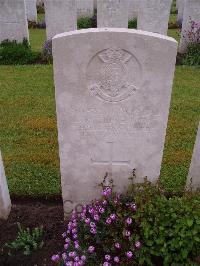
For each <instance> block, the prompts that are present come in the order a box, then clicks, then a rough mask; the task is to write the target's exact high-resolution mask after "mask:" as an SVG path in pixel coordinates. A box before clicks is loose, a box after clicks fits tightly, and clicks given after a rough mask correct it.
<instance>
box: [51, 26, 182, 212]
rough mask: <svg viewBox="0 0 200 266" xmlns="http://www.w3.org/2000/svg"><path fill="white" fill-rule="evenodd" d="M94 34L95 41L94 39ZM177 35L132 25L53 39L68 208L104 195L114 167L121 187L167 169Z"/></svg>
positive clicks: (66, 207)
mask: <svg viewBox="0 0 200 266" xmlns="http://www.w3.org/2000/svg"><path fill="white" fill-rule="evenodd" d="M88 40H90V41H89V43H88ZM176 53H177V42H176V41H175V40H174V39H172V38H169V37H165V36H160V35H158V34H154V33H148V32H143V31H137V30H128V29H110V28H109V29H108V28H107V29H88V30H81V31H75V32H70V33H65V34H60V35H57V36H56V37H55V38H53V57H54V81H55V87H56V109H57V121H58V139H59V155H60V167H61V176H62V195H63V201H64V209H65V212H68V213H69V211H70V210H72V208H74V207H75V206H76V205H77V204H79V203H83V202H88V201H89V200H91V199H94V198H96V197H99V194H98V192H99V191H100V187H99V186H98V185H99V184H100V182H102V178H103V177H104V176H105V174H106V173H108V176H109V177H112V178H113V180H114V184H115V186H116V190H117V191H122V190H123V189H124V187H125V186H126V185H127V184H128V183H129V180H128V177H130V176H131V173H132V170H133V169H134V168H135V169H136V174H137V177H138V179H137V181H143V177H145V176H148V179H149V180H150V181H156V180H157V178H158V177H159V174H160V166H161V161H162V154H163V147H164V141H165V134H166V127H167V120H168V112H169V106H170V98H171V89H172V81H173V75H174V68H175V61H176Z"/></svg>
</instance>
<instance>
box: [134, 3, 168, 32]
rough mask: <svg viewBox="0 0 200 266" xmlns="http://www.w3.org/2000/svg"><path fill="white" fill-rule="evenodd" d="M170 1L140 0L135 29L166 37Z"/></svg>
mask: <svg viewBox="0 0 200 266" xmlns="http://www.w3.org/2000/svg"><path fill="white" fill-rule="evenodd" d="M171 3H172V0H164V1H163V0H142V1H140V5H139V11H138V23H137V28H138V29H140V30H145V31H151V32H156V33H160V34H164V35H167V30H168V22H169V16H170V9H171Z"/></svg>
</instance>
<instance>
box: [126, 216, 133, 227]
mask: <svg viewBox="0 0 200 266" xmlns="http://www.w3.org/2000/svg"><path fill="white" fill-rule="evenodd" d="M132 221H133V220H132V218H130V217H129V218H127V219H126V222H127V224H129V225H130V224H132Z"/></svg>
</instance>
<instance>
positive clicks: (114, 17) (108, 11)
mask: <svg viewBox="0 0 200 266" xmlns="http://www.w3.org/2000/svg"><path fill="white" fill-rule="evenodd" d="M128 7H129V0H97V27H98V28H128Z"/></svg>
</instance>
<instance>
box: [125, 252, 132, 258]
mask: <svg viewBox="0 0 200 266" xmlns="http://www.w3.org/2000/svg"><path fill="white" fill-rule="evenodd" d="M132 256H133V253H132V252H131V251H128V252H126V257H127V258H129V259H130V258H132Z"/></svg>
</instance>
